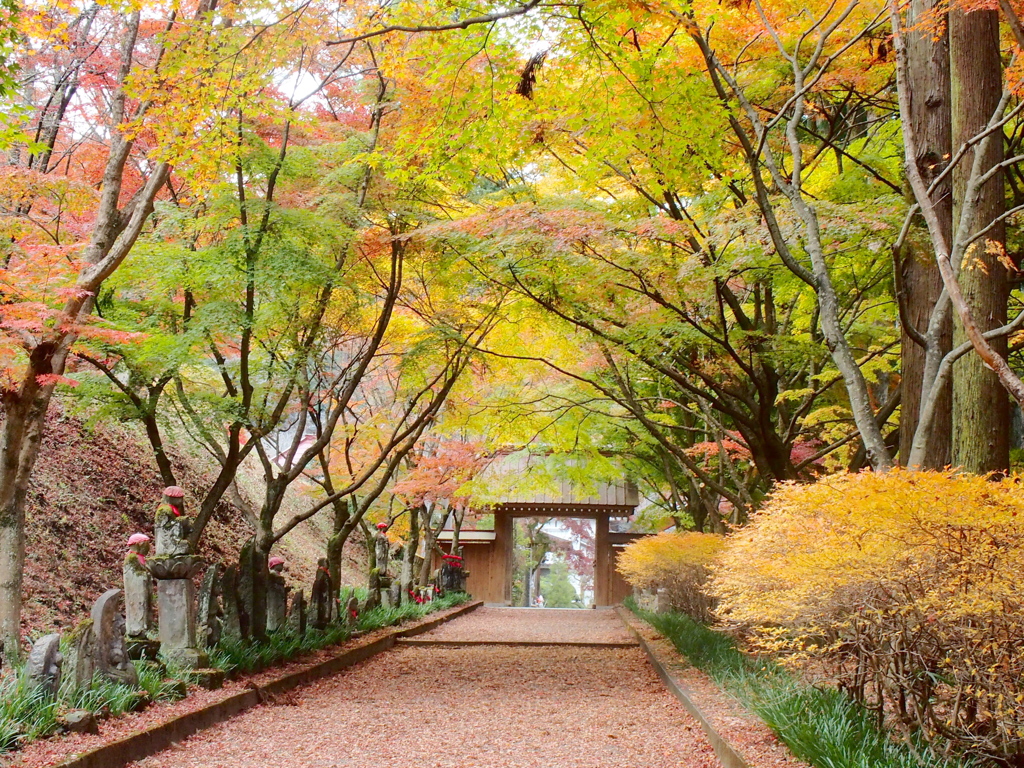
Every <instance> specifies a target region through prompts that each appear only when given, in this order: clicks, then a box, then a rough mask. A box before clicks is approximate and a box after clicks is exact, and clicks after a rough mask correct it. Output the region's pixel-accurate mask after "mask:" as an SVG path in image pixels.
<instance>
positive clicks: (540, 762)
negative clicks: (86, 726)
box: [134, 609, 719, 768]
mask: <svg viewBox="0 0 1024 768" xmlns="http://www.w3.org/2000/svg"><path fill="white" fill-rule="evenodd" d="M617 621H618V619H617V617H615V615H614V614H612V613H611V612H608V611H582V610H580V611H575V612H570V611H545V610H541V609H522V610H500V609H499V610H492V609H480V610H478V611H476V612H474V613H473V614H470V615H469V616H466V617H462V618H460V619H456V620H455V621H453V622H451V624H449V625H445V626H444V627H442V628H439V629H438V630H435V632H436V633H437V635H436V636H437V637H438V639H442V638H443V636H444V635H450V634H451V633H454V632H455V631H456V630H459V632H462V631H463V629H462V628H466V627H468V628H471V629H472V634H473V635H474V638H473V639H477V640H480V639H488V638H489V639H496V640H507V639H509V636H510V635H512V636H519V637H523V636H537V635H544V634H548V635H550V633H551V632H552V631H553V629H554V627H555V626H556V625H557V627H558V634H559V635H560V637H562V638H563V639H567V640H568V639H572V640H577V641H579V640H588V641H592V640H593V638H594V637H595V636H598V637H600V636H602V635H604V634H605V633H606V632H609V631H610V630H611V628H612V627H613V626H614V624H613V623H614V622H617ZM534 622H535V623H534ZM531 623H534V624H532V625H531ZM591 630H593V634H592V633H591ZM466 631H468V630H466ZM621 631H622V630H621V623H620V624H618V627H617V629H616V633H621ZM434 636H435V634H434V633H429V634H426V635H422V636H421V638H431V637H434ZM444 639H446V641H448V642H450V641H451V638H444ZM618 639H619V637H618V636H617V637H616V640H618ZM177 766H182V767H184V766H188V767H189V768H220V767H224V768H228V767H229V766H230V768H265V767H268V766H272V767H273V768H300V767H301V768H341V767H342V766H345V767H346V768H357V767H363V768H371V767H372V768H377V767H378V766H379V767H380V768H385V766H386V767H387V768H431V767H436V768H441V767H442V766H444V767H446V768H447V767H449V766H450V767H451V768H455V767H458V768H471V767H474V766H475V767H477V768H504V767H505V766H516V767H517V768H599V767H600V768H616V767H620V768H666V767H667V766H676V767H679V766H685V767H686V768H717V767H718V766H719V763H718V762H717V760H716V759H715V756H714V753H713V751H712V749H711V746H710V744H708V742H707V740H706V739H705V737H704V734H703V732H702V731H701V730H700V727H699V726H698V725H697V724H696V723H695V722H694V721H693V719H692V718H690V716H689V715H688V714H687V713H686V711H685V710H684V709H683V707H682V705H680V704H679V702H678V701H676V699H675V698H673V697H672V696H671V695H670V694H669V693H668V691H667V690H666V689H665V687H664V686H663V685H662V684H661V682H660V680H659V679H658V677H657V676H656V674H655V672H654V670H653V669H652V668H651V666H650V665H649V664H648V663H647V661H646V659H645V657H644V655H643V652H642V651H641V650H640V649H639V648H626V649H621V648H580V647H566V646H557V645H552V646H546V647H509V646H497V645H495V646H486V645H484V646H481V645H476V646H466V647H451V646H405V647H402V646H399V647H397V648H395V649H394V650H391V651H388V652H386V653H383V654H380V655H378V656H376V657H374V658H372V659H370V660H368V661H366V662H364V663H362V664H360V665H357V666H355V667H353V668H351V669H350V670H348V671H346V672H343V673H341V674H339V675H336V676H334V677H332V678H328V679H325V680H322V681H320V682H318V683H314V684H312V685H310V686H308V687H306V688H303V689H301V690H298V691H295V692H293V694H292V695H290V696H288V697H280V699H279V700H278V701H277V702H275V703H272V704H266V705H262V706H259V707H256V708H254V709H252V710H249V711H247V712H245V713H243V714H241V715H239V716H238V717H235V718H233V719H232V720H230V721H228V722H226V723H222V724H221V725H219V726H216V727H214V728H211V729H209V730H207V731H204V732H202V733H200V734H197V735H195V736H193V737H192V738H190V739H187V740H186V741H184V742H182V743H181V744H179V745H177V746H176V747H174V748H172V749H170V750H167V751H166V752H162V753H160V754H157V755H154V756H152V757H150V758H147V759H146V760H143V761H140V762H139V763H136V764H135V767H134V768H174V767H177Z"/></svg>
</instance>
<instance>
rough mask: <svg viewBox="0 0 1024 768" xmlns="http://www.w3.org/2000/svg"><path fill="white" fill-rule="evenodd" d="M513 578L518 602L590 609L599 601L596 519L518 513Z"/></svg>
mask: <svg viewBox="0 0 1024 768" xmlns="http://www.w3.org/2000/svg"><path fill="white" fill-rule="evenodd" d="M511 577H512V585H511V593H512V599H511V603H512V605H515V606H521V607H524V608H590V607H591V606H592V605H593V604H594V521H593V520H590V519H586V518H574V517H520V518H515V519H514V521H513V523H512V574H511Z"/></svg>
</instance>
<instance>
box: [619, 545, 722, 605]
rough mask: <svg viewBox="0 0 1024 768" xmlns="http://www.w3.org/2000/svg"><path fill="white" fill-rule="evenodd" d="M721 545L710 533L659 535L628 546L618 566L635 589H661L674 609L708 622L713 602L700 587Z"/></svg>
mask: <svg viewBox="0 0 1024 768" xmlns="http://www.w3.org/2000/svg"><path fill="white" fill-rule="evenodd" d="M724 544H725V540H724V539H723V538H722V537H721V536H714V535H712V534H709V533H659V534H658V535H656V536H647V537H645V538H642V539H637V540H636V541H633V542H631V543H629V544H627V545H626V547H625V548H624V549H623V551H622V553H621V554H620V555H619V557H618V560H617V567H618V570H619V573H621V574H622V575H623V576H624V577H625V578H626V581H628V582H629V583H630V584H632V585H633V586H634V587H636V588H637V589H650V590H658V589H664V590H665V591H666V592H667V595H668V599H669V603H670V604H671V606H672V607H673V608H675V609H676V610H680V611H683V612H685V613H687V614H689V615H690V616H693V617H694V618H695V619H697V620H698V621H707V620H708V619H709V618H710V609H711V607H712V601H711V600H710V599H709V598H708V596H707V595H706V594H704V591H703V584H704V582H705V581H706V580H707V576H708V566H709V565H710V564H711V563H712V562H713V561H714V559H715V557H716V556H717V555H718V553H719V552H721V550H722V548H723V547H724Z"/></svg>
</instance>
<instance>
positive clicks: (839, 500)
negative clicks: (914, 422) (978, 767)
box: [711, 471, 1024, 762]
mask: <svg viewBox="0 0 1024 768" xmlns="http://www.w3.org/2000/svg"><path fill="white" fill-rule="evenodd" d="M1022 562H1024V493H1022V490H1021V487H1020V485H1019V484H1018V481H1017V479H1016V478H1013V479H1008V480H1003V481H1001V482H993V481H990V480H988V479H986V478H983V477H976V476H970V475H958V474H954V473H949V472H947V473H943V472H907V471H894V472H890V473H887V474H874V473H864V474H856V475H852V474H846V475H836V476H832V477H828V478H825V479H823V480H821V481H819V482H818V483H815V484H813V485H784V486H781V487H780V488H779V489H778V490H777V491H776V492H775V493H774V494H773V495H772V496H771V498H770V500H769V502H768V504H767V505H766V507H765V508H764V509H763V511H761V512H760V513H758V514H756V515H755V516H754V518H753V520H752V522H751V524H750V525H749V526H748V527H746V528H745V529H743V530H741V531H739V532H738V533H737V534H736V535H735V536H733V537H731V539H730V546H729V548H728V550H727V551H726V552H725V553H724V554H723V556H722V557H721V560H720V564H719V565H718V566H716V569H715V574H714V578H713V580H712V582H711V592H712V594H713V596H715V597H717V598H718V599H719V601H720V605H719V608H718V616H719V618H720V619H721V620H723V621H724V622H726V623H727V624H729V625H731V626H732V628H733V629H734V630H737V631H738V633H739V634H740V636H742V637H745V639H746V640H747V641H748V642H749V643H750V644H751V645H752V646H753V647H755V648H757V649H759V650H762V651H770V652H772V653H775V654H779V655H780V657H781V658H788V659H790V660H793V661H797V662H799V661H801V660H806V659H809V658H813V659H815V660H816V661H817V662H819V663H824V666H825V668H826V669H827V670H829V671H830V673H831V674H832V675H833V676H834V678H835V679H836V680H838V681H839V683H840V686H841V687H842V688H843V689H845V690H846V691H847V692H848V693H850V694H851V695H852V696H854V697H855V698H857V699H859V700H861V701H863V702H865V703H866V704H867V705H868V706H871V707H874V708H876V710H877V712H878V716H879V718H882V717H883V716H884V717H885V718H887V720H888V722H890V723H891V724H894V725H896V726H897V727H898V729H899V730H900V731H902V732H903V733H904V734H905V735H906V736H907V737H910V736H911V735H912V734H916V733H921V734H923V735H924V736H925V737H926V738H927V739H929V740H931V741H935V740H941V741H944V742H945V743H946V744H948V745H949V746H952V747H953V748H955V749H956V750H958V751H963V752H965V753H967V754H970V755H975V756H978V757H982V758H987V759H990V760H996V761H1000V762H1016V761H1019V759H1020V756H1021V755H1022V754H1024V704H1022V701H1024V692H1022V690H1021V681H1022V679H1024V593H1022V591H1021V588H1020V576H1019V574H1020V567H1021V563H1022Z"/></svg>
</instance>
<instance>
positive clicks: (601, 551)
mask: <svg viewBox="0 0 1024 768" xmlns="http://www.w3.org/2000/svg"><path fill="white" fill-rule="evenodd" d="M612 560H613V558H612V545H611V541H610V540H609V537H608V515H606V514H605V515H600V514H599V515H595V516H594V605H611V604H612V603H611V594H612V589H611V588H612V573H611V567H612Z"/></svg>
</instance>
